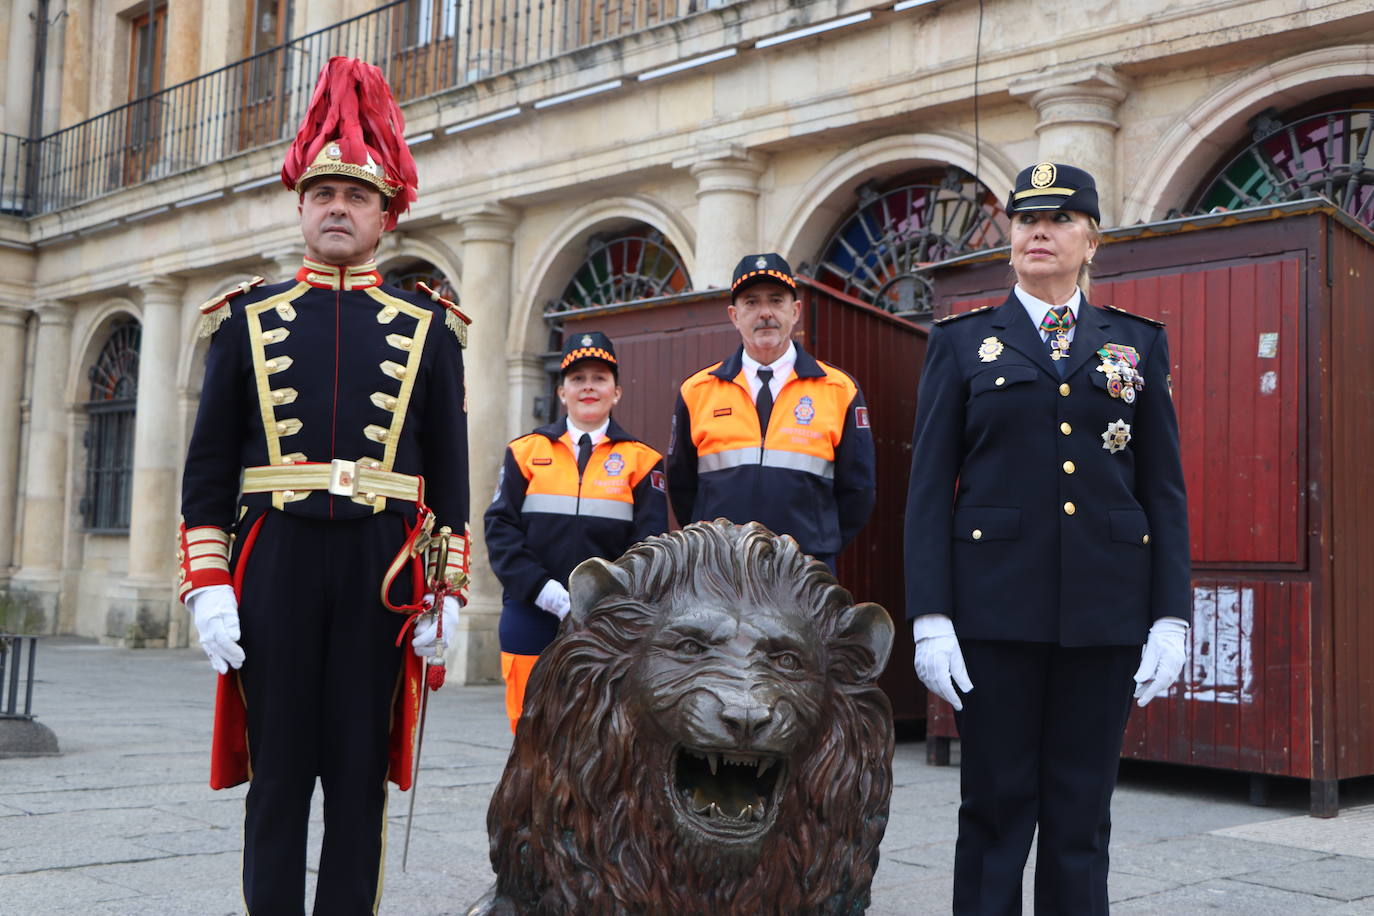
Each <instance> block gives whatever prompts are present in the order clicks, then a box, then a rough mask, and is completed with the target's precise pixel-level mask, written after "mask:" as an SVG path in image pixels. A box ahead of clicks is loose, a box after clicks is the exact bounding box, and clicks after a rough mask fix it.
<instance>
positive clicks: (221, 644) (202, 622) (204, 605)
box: [186, 585, 243, 674]
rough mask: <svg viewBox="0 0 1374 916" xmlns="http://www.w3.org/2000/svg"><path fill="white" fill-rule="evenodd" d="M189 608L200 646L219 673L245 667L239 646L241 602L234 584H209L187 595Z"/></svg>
mask: <svg viewBox="0 0 1374 916" xmlns="http://www.w3.org/2000/svg"><path fill="white" fill-rule="evenodd" d="M186 609H187V610H188V611H190V612H191V618H192V619H193V620H195V622H196V630H197V631H199V632H200V647H201V648H202V649H204V650H205V654H206V655H207V656H209V657H210V664H211V665H212V666H213V667H214V669H215V670H216V671H218V672H219V673H220V674H228V673H229V669H230V668H238V667H239V666H241V665H242V664H243V648H242V647H240V646H239V635H240V634H239V599H238V597H237V596H235V595H234V587H233V586H232V585H206V586H203V587H201V588H196V589H192V590H191V591H189V592H187V593H186Z"/></svg>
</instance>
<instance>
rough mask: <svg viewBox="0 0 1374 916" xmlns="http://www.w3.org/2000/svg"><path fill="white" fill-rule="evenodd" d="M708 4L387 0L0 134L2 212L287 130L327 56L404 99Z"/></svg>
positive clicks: (87, 193)
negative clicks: (97, 104) (86, 111)
mask: <svg viewBox="0 0 1374 916" xmlns="http://www.w3.org/2000/svg"><path fill="white" fill-rule="evenodd" d="M710 2H711V0H394V2H390V3H387V4H385V5H383V6H380V7H378V8H377V9H375V10H371V11H369V12H367V13H364V14H362V15H360V16H355V17H353V18H352V19H347V20H344V21H342V22H339V23H336V24H335V25H332V26H329V27H328V28H325V29H320V30H319V31H316V32H311V33H310V34H308V35H303V36H301V37H300V38H296V39H293V40H292V41H289V42H287V43H286V44H284V45H280V46H278V47H275V48H272V49H270V50H267V51H263V52H261V53H259V54H255V55H253V56H252V57H249V58H246V59H244V60H241V61H238V62H236V63H233V64H230V65H229V66H227V67H223V68H221V69H219V70H215V71H213V72H211V73H207V74H205V75H204V76H199V77H196V78H195V79H192V80H189V81H187V82H184V83H181V84H180V85H177V86H172V87H170V88H168V89H163V90H161V91H160V92H157V93H155V94H153V95H150V96H147V97H144V98H140V99H137V100H135V101H132V102H129V103H128V104H126V105H121V106H119V107H118V108H115V109H113V110H111V111H107V112H104V113H103V114H100V115H97V116H96V117H94V118H90V119H89V120H86V121H82V122H81V123H79V124H74V125H72V126H71V127H67V128H63V129H62V130H59V131H56V132H54V133H52V134H49V135H47V136H45V137H42V138H41V139H39V140H37V141H33V142H31V141H27V140H24V139H22V138H19V137H11V136H8V135H5V136H3V137H0V139H2V140H3V143H2V144H0V211H3V212H6V213H12V214H20V215H25V216H33V215H39V214H43V213H50V212H52V211H55V210H61V209H63V208H66V207H71V206H75V205H77V204H80V203H83V202H85V201H88V200H92V199H94V198H97V197H100V196H102V195H105V194H109V193H111V192H113V191H117V190H119V189H121V188H126V187H129V186H131V185H136V184H139V183H141V182H145V181H152V180H156V179H159V178H165V177H167V176H169V175H175V174H178V173H180V172H185V171H189V170H191V169H195V168H198V167H200V166H204V165H207V164H210V163H213V162H217V161H220V160H222V159H225V158H227V157H229V156H232V155H235V154H237V153H240V152H244V151H246V150H250V149H253V148H255V147H259V146H263V145H266V144H270V143H275V142H277V141H279V140H283V139H286V138H288V137H290V135H291V134H292V133H293V132H294V131H295V129H296V126H297V125H298V124H299V122H300V119H301V117H302V115H303V114H304V111H305V107H306V105H307V104H308V103H309V102H310V93H311V91H312V90H313V88H314V85H315V79H316V77H317V76H318V74H319V72H320V68H321V67H323V66H324V63H325V61H327V60H328V59H329V58H330V57H333V56H335V55H343V56H348V57H360V58H362V59H364V60H367V61H369V62H371V63H374V64H376V65H377V66H379V67H381V68H382V70H383V72H384V73H386V75H387V79H388V80H389V82H390V83H391V86H392V89H393V90H394V91H395V93H396V95H397V98H398V100H399V101H401V102H402V103H404V102H405V101H407V100H409V99H414V98H419V97H420V96H425V95H430V94H432V93H436V92H442V91H444V90H447V89H452V88H454V87H457V86H461V85H464V84H467V83H472V82H476V81H478V80H481V79H484V78H486V77H489V76H493V75H495V74H498V73H501V72H504V71H507V70H512V69H515V68H517V67H522V66H525V65H528V64H532V63H536V62H538V61H541V60H547V59H549V58H552V57H556V56H558V55H560V54H564V53H566V52H568V51H572V50H575V49H578V48H583V47H586V46H588V45H591V44H594V43H596V42H599V41H604V40H607V39H611V38H615V37H618V36H621V35H626V34H629V33H632V32H636V31H640V30H643V29H647V28H650V27H652V26H655V25H657V24H659V23H662V22H666V21H669V20H672V19H676V18H680V17H682V16H686V15H688V14H689V13H692V12H695V11H696V9H698V8H699V7H701V6H705V5H708V4H710ZM29 157H32V158H31V159H30V158H29Z"/></svg>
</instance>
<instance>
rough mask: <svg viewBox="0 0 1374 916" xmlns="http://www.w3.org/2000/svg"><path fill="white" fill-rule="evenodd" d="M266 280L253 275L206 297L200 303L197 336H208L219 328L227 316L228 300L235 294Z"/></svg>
mask: <svg viewBox="0 0 1374 916" xmlns="http://www.w3.org/2000/svg"><path fill="white" fill-rule="evenodd" d="M266 282H267V281H266V280H264V279H263V278H262V277H254V278H253V279H251V280H244V281H243V282H242V283H240V284H238V285H237V286H233V287H230V288H229V289H227V290H225V291H224V292H222V293H220V294H219V295H218V296H215V297H214V298H213V299H207V300H205V301H204V302H202V303H201V305H200V327H199V328H198V329H197V332H196V333H197V336H200V337H209V336H210V335H211V334H214V333H215V332H216V331H218V330H219V326H220V325H222V324H224V320H225V319H226V318H228V317H229V300H230V299H233V298H234V297H235V296H242V295H243V294H244V293H246V292H248V291H249V290H250V289H252V288H253V287H255V286H262V285H263V284H264V283H266Z"/></svg>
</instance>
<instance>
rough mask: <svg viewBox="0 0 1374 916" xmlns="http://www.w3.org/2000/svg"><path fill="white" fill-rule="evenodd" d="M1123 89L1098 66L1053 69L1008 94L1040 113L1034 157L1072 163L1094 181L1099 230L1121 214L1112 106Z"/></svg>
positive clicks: (1016, 83)
mask: <svg viewBox="0 0 1374 916" xmlns="http://www.w3.org/2000/svg"><path fill="white" fill-rule="evenodd" d="M1129 88H1130V87H1129V84H1128V83H1127V82H1126V80H1125V79H1124V78H1123V77H1121V76H1119V75H1118V74H1117V73H1116V71H1114V70H1113V69H1111V68H1110V67H1104V66H1102V65H1101V64H1093V65H1090V66H1086V67H1073V68H1069V69H1065V70H1054V71H1050V72H1047V73H1043V74H1039V75H1037V76H1034V77H1028V78H1026V79H1019V80H1014V81H1013V82H1012V83H1011V86H1010V91H1011V94H1012V96H1013V97H1018V98H1023V99H1025V100H1026V101H1027V102H1028V103H1029V104H1030V105H1031V107H1033V108H1034V109H1035V111H1036V113H1037V114H1039V115H1040V123H1038V124H1036V126H1035V130H1036V134H1037V135H1038V136H1039V139H1040V149H1039V155H1038V159H1037V161H1040V162H1062V163H1065V164H1068V165H1076V166H1078V167H1079V168H1081V169H1086V170H1087V171H1088V172H1089V173H1090V174H1091V175H1092V176H1093V178H1094V179H1095V180H1096V181H1097V196H1098V199H1099V201H1100V206H1101V209H1102V226H1103V227H1104V228H1106V227H1109V226H1114V225H1115V224H1116V220H1117V217H1118V216H1119V215H1120V213H1121V190H1120V184H1119V183H1118V180H1117V168H1116V162H1117V155H1116V132H1117V131H1118V130H1119V129H1120V127H1121V124H1120V122H1118V121H1117V119H1116V110H1117V108H1118V106H1120V105H1121V102H1122V100H1123V99H1125V98H1126V95H1127V92H1128V90H1129ZM1031 164H1032V163H1029V162H1027V163H1022V164H1021V165H1022V167H1025V166H1027V165H1031Z"/></svg>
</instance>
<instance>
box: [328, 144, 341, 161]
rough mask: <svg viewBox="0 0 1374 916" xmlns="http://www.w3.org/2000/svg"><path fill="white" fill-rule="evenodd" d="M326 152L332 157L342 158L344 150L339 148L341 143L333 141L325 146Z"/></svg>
mask: <svg viewBox="0 0 1374 916" xmlns="http://www.w3.org/2000/svg"><path fill="white" fill-rule="evenodd" d="M324 154H325V155H326V156H328V157H329V158H330V159H342V158H343V150H341V149H339V144H337V143H331V144H329V145H328V146H326V147H325V148H324Z"/></svg>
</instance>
